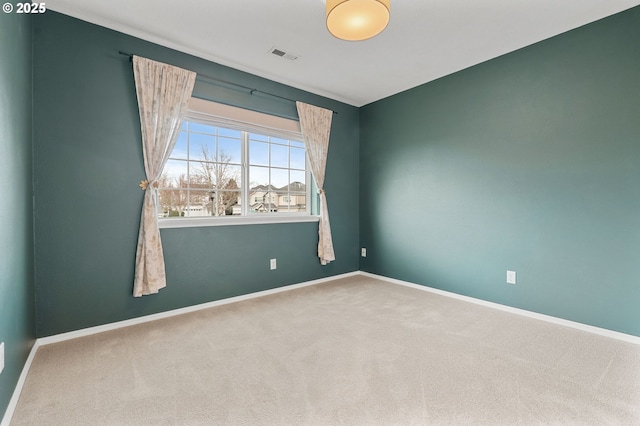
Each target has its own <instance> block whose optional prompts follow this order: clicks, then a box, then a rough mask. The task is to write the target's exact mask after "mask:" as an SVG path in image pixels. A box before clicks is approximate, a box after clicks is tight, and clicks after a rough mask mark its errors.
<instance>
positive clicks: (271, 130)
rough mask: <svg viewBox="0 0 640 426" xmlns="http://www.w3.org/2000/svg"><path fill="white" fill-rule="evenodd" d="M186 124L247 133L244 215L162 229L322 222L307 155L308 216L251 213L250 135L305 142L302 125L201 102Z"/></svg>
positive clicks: (176, 222)
mask: <svg viewBox="0 0 640 426" xmlns="http://www.w3.org/2000/svg"><path fill="white" fill-rule="evenodd" d="M185 120H188V121H191V122H196V123H201V124H207V125H213V126H217V127H224V128H230V129H235V130H240V131H242V132H245V133H243V137H242V145H243V148H242V185H241V186H242V192H241V197H242V202H241V206H242V215H239V216H217V217H216V216H207V217H182V218H159V219H158V227H159V228H160V229H164V228H191V227H203V226H229V225H257V224H269V223H296V222H318V221H319V216H318V215H316V214H312V212H311V208H312V205H313V204H316V203H312V199H311V197H312V191H311V189H312V186H314V182H313V175H312V174H311V168H310V167H309V160H308V158H307V157H306V155H305V169H306V183H305V185H306V212H295V213H294V212H286V213H251V212H250V211H249V206H250V203H249V201H250V197H249V195H250V187H249V149H248V147H249V140H248V139H249V133H257V134H261V135H265V136H273V137H277V138H282V139H287V140H293V141H298V142H304V141H303V139H302V134H301V133H300V124H299V123H298V122H297V121H295V120H290V119H285V118H281V117H276V116H272V115H268V114H263V113H259V112H255V111H250V110H245V109H241V108H236V107H231V106H228V105H223V104H219V103H216V102H212V101H206V100H203V99H198V98H192V99H191V100H190V102H189V109H188V111H187V115H186V117H185ZM289 196H291V195H290V194H289Z"/></svg>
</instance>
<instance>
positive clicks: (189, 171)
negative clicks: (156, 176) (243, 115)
mask: <svg viewBox="0 0 640 426" xmlns="http://www.w3.org/2000/svg"><path fill="white" fill-rule="evenodd" d="M193 101H194V99H192V102H191V103H190V110H189V112H188V113H187V117H186V119H185V121H184V122H183V124H182V128H181V130H180V134H179V137H178V140H177V142H176V145H175V147H174V149H173V152H172V153H171V155H170V156H169V160H168V161H167V164H166V165H165V168H164V171H163V174H162V177H161V178H160V180H159V182H158V183H159V186H158V214H159V216H160V219H161V220H160V221H159V224H160V226H161V227H172V226H200V225H203V224H204V223H203V221H202V219H206V218H208V219H209V221H208V223H207V224H210V225H220V224H228V223H233V224H236V223H243V222H251V223H255V222H256V221H257V222H263V221H264V222H269V221H272V219H276V220H275V221H295V220H297V219H298V220H299V219H302V220H313V219H311V218H312V216H311V208H310V202H309V201H310V195H311V186H312V179H311V175H310V172H309V168H308V166H307V161H306V152H305V146H304V143H303V142H302V138H301V135H300V134H299V130H298V131H291V130H286V129H285V130H283V129H280V128H278V127H272V124H270V125H269V127H266V126H262V125H260V124H259V123H258V124H256V123H255V118H256V117H255V114H258V113H254V112H250V113H251V114H253V115H254V117H253V119H254V122H247V121H242V120H238V119H237V118H234V119H232V118H228V117H220V116H219V115H214V114H211V111H210V110H208V109H207V108H211V107H212V106H213V107H218V108H220V107H221V108H222V109H223V110H224V111H226V112H227V113H229V111H228V110H229V109H231V110H238V108H232V107H228V106H224V105H220V104H215V103H212V102H207V101H202V100H195V101H196V102H193ZM192 104H193V105H192ZM194 105H195V106H194ZM198 106H200V108H198ZM240 111H241V112H243V111H244V110H240ZM216 112H217V113H219V111H216ZM232 112H233V113H237V112H238V111H232ZM259 115H260V116H265V115H264V114H259ZM266 117H267V119H270V120H273V119H275V120H284V119H279V118H277V117H276V118H274V117H271V116H266ZM258 118H260V119H262V118H264V117H258ZM258 121H259V120H258ZM287 121H292V120H287ZM287 124H288V125H291V124H290V123H287ZM296 124H297V122H296ZM305 218H306V219H305ZM233 219H239V220H233ZM187 222H188V223H190V224H187V225H185V223H187Z"/></svg>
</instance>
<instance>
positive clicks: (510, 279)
mask: <svg viewBox="0 0 640 426" xmlns="http://www.w3.org/2000/svg"><path fill="white" fill-rule="evenodd" d="M515 283H516V271H507V284H515Z"/></svg>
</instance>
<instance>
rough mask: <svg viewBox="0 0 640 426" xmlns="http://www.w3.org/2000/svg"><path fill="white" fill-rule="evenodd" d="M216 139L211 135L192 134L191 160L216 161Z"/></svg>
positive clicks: (190, 137) (190, 144) (190, 136)
mask: <svg viewBox="0 0 640 426" xmlns="http://www.w3.org/2000/svg"><path fill="white" fill-rule="evenodd" d="M215 157H216V138H215V136H211V135H201V134H199V133H191V134H190V135H189V158H190V159H191V160H204V161H214V160H215Z"/></svg>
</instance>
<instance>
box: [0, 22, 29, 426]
mask: <svg viewBox="0 0 640 426" xmlns="http://www.w3.org/2000/svg"><path fill="white" fill-rule="evenodd" d="M31 195H32V180H31V22H30V20H29V19H28V16H23V15H16V14H5V13H1V14H0V200H2V207H1V208H0V244H1V246H0V248H1V251H0V342H4V346H5V359H4V363H5V366H4V371H3V372H2V374H0V420H1V419H2V417H3V415H4V412H5V410H6V408H7V405H8V404H9V400H10V399H11V395H12V394H13V390H14V388H15V386H16V383H17V382H18V377H19V376H20V373H21V371H22V367H23V366H24V363H25V361H26V359H27V356H28V354H29V350H30V349H31V346H32V345H33V342H34V338H35V325H34V317H35V313H34V296H33V215H32V201H31V200H32V197H31Z"/></svg>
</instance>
